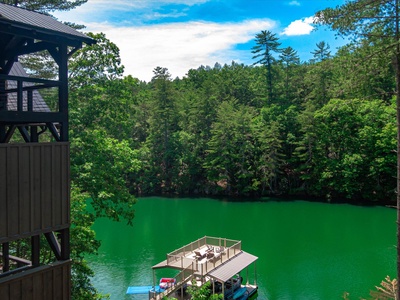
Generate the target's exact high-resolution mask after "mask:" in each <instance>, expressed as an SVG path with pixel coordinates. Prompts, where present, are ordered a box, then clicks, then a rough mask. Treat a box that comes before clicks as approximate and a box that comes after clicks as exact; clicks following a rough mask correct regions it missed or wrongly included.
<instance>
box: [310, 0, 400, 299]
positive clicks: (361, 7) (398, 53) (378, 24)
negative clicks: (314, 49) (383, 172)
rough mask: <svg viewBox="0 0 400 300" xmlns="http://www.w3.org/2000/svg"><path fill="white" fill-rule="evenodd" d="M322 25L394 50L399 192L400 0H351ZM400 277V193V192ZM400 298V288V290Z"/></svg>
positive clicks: (325, 14) (322, 18)
mask: <svg viewBox="0 0 400 300" xmlns="http://www.w3.org/2000/svg"><path fill="white" fill-rule="evenodd" d="M316 17H317V18H316V20H317V22H318V23H319V24H323V25H328V26H329V27H331V28H332V29H333V30H336V31H337V32H338V34H340V35H343V36H348V37H350V38H351V39H352V40H353V41H354V42H355V43H359V42H360V40H365V39H366V40H372V41H374V43H375V44H376V46H378V45H379V47H376V51H375V53H376V54H379V53H382V52H383V53H384V52H390V54H391V60H390V61H391V62H392V64H393V69H394V70H395V78H396V109H397V124H398V125H397V135H398V136H397V141H398V142H397V154H398V158H397V191H399V190H400V44H399V40H400V10H399V1H398V0H358V1H347V2H346V3H345V4H343V5H341V6H337V7H336V8H327V9H325V10H322V11H320V12H318V13H317V14H316ZM397 212H398V214H397V219H398V222H397V223H398V230H397V245H398V247H397V249H398V253H397V277H398V278H400V222H399V220H400V193H397ZM397 298H400V289H398V291H397Z"/></svg>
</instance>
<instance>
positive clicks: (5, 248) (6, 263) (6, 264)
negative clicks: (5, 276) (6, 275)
mask: <svg viewBox="0 0 400 300" xmlns="http://www.w3.org/2000/svg"><path fill="white" fill-rule="evenodd" d="M2 252H3V272H8V271H10V244H9V243H3V245H2Z"/></svg>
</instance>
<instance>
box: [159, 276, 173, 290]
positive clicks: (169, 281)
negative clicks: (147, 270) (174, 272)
mask: <svg viewBox="0 0 400 300" xmlns="http://www.w3.org/2000/svg"><path fill="white" fill-rule="evenodd" d="M175 284H176V279H175V278H161V279H160V284H159V286H160V288H161V289H163V290H166V289H167V288H170V287H173V286H174V285H175Z"/></svg>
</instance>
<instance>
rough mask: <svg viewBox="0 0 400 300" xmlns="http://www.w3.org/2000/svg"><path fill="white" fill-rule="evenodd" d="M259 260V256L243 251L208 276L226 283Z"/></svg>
mask: <svg viewBox="0 0 400 300" xmlns="http://www.w3.org/2000/svg"><path fill="white" fill-rule="evenodd" d="M257 259H258V257H257V256H254V255H252V254H250V253H247V252H245V251H242V252H241V253H239V254H238V255H235V256H234V257H233V258H231V259H229V260H228V261H226V262H224V263H223V264H221V265H220V266H218V267H217V268H215V269H214V270H212V271H211V272H209V273H208V274H207V275H208V276H210V277H212V278H214V279H216V280H218V281H221V282H226V281H227V280H228V279H229V278H232V276H234V275H235V274H237V273H239V272H240V271H241V270H243V269H244V268H246V267H247V266H249V265H250V264H251V263H253V262H255V261H256V260H257Z"/></svg>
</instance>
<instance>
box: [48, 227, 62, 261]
mask: <svg viewBox="0 0 400 300" xmlns="http://www.w3.org/2000/svg"><path fill="white" fill-rule="evenodd" d="M44 236H45V237H46V240H47V242H48V243H49V245H50V248H51V250H53V253H54V255H55V256H56V258H57V260H61V259H62V255H61V247H60V244H59V243H58V241H57V238H56V236H55V234H54V232H48V233H45V234H44Z"/></svg>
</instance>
